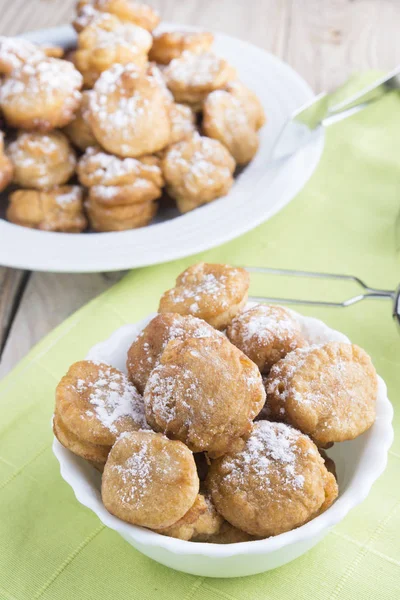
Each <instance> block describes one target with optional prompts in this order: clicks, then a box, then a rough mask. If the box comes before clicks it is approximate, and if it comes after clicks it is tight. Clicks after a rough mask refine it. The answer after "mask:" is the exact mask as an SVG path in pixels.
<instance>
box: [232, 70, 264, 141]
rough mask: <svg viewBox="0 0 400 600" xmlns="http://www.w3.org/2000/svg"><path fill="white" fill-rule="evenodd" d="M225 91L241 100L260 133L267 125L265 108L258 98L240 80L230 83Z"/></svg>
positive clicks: (250, 119) (248, 116)
mask: <svg viewBox="0 0 400 600" xmlns="http://www.w3.org/2000/svg"><path fill="white" fill-rule="evenodd" d="M224 90H225V91H227V92H229V93H230V94H232V95H233V96H235V98H238V100H240V103H241V105H242V107H243V110H244V112H245V113H246V115H247V118H248V120H249V122H250V123H251V124H252V126H253V127H254V128H255V129H256V131H258V130H259V129H261V127H262V126H263V125H265V123H266V120H267V119H266V116H265V112H264V108H263V106H262V104H261V102H260V100H259V98H258V96H257V95H256V94H255V93H254V92H253V91H252V90H250V89H249V88H248V87H246V86H245V85H244V84H243V83H242V82H241V81H239V80H238V79H234V80H232V81H229V82H228V83H227V84H226V86H225V87H224Z"/></svg>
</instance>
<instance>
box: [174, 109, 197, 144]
mask: <svg viewBox="0 0 400 600" xmlns="http://www.w3.org/2000/svg"><path fill="white" fill-rule="evenodd" d="M169 116H170V119H171V138H170V144H177V143H178V142H181V141H182V140H186V139H188V138H190V137H192V135H193V134H194V133H195V131H196V116H195V114H194V112H193V110H192V109H191V108H190V106H187V105H186V104H176V103H175V102H173V103H172V104H171V107H170V109H169Z"/></svg>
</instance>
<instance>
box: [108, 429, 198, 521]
mask: <svg viewBox="0 0 400 600" xmlns="http://www.w3.org/2000/svg"><path fill="white" fill-rule="evenodd" d="M198 491H199V478H198V477H197V472H196V464H195V462H194V458H193V454H192V453H191V452H190V450H189V449H188V448H187V447H186V446H185V445H184V444H182V443H181V442H177V441H171V440H169V439H167V438H166V437H165V436H163V435H161V434H157V433H153V432H147V431H137V432H134V433H126V434H123V435H122V436H121V437H120V438H119V439H118V440H117V441H116V443H115V444H114V446H113V447H112V449H111V452H110V454H109V456H108V460H107V463H106V466H105V468H104V473H103V479H102V485H101V495H102V499H103V503H104V506H105V507H106V509H107V510H108V511H109V512H110V513H111V514H113V515H115V516H116V517H119V518H120V519H122V520H123V521H127V522H128V523H133V524H134V525H142V526H143V527H150V528H151V529H160V528H164V527H169V526H170V525H173V523H176V522H177V521H179V519H181V518H182V517H183V516H184V515H185V514H186V513H187V512H188V510H189V509H190V508H191V507H192V506H193V504H194V503H195V501H196V498H197V494H198Z"/></svg>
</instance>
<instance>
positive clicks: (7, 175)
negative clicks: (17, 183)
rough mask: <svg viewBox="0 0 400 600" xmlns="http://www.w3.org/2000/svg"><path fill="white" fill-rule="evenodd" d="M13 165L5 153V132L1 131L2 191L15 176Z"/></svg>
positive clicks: (0, 189)
mask: <svg viewBox="0 0 400 600" xmlns="http://www.w3.org/2000/svg"><path fill="white" fill-rule="evenodd" d="M13 172H14V169H13V165H12V162H11V161H10V159H9V158H8V156H7V155H6V154H5V153H4V133H3V132H2V131H0V192H2V191H3V190H4V189H5V188H6V187H7V186H8V184H9V183H11V181H12V178H13Z"/></svg>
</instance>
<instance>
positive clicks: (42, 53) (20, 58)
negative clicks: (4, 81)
mask: <svg viewBox="0 0 400 600" xmlns="http://www.w3.org/2000/svg"><path fill="white" fill-rule="evenodd" d="M63 55H64V50H63V49H62V48H60V47H59V46H51V45H42V46H38V45H37V44H34V43H33V42H30V41H28V40H24V39H23V38H16V37H6V36H3V35H0V73H1V74H2V75H10V73H11V72H12V71H14V70H15V69H19V68H20V67H22V66H23V65H24V64H26V63H35V62H39V61H41V60H44V59H45V58H46V56H48V57H52V58H62V57H63Z"/></svg>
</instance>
